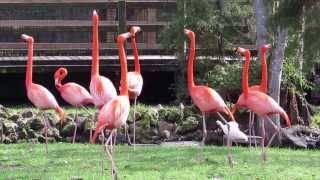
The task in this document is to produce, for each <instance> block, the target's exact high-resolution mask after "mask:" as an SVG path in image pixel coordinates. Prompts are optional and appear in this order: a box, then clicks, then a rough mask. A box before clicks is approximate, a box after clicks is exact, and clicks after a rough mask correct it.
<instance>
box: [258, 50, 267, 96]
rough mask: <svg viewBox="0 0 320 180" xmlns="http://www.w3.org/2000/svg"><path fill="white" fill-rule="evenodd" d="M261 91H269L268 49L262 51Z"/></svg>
mask: <svg viewBox="0 0 320 180" xmlns="http://www.w3.org/2000/svg"><path fill="white" fill-rule="evenodd" d="M260 88H261V91H263V92H264V93H266V92H267V88H268V68H267V58H266V51H262V53H261V82H260Z"/></svg>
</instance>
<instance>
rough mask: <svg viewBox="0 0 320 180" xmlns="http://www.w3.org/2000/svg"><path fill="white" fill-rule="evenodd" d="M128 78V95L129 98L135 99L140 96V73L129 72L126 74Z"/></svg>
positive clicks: (141, 81)
mask: <svg viewBox="0 0 320 180" xmlns="http://www.w3.org/2000/svg"><path fill="white" fill-rule="evenodd" d="M127 77H128V87H129V95H130V97H133V98H135V97H137V96H139V95H140V94H141V91H142V86H143V79H142V76H141V74H140V73H137V72H129V73H128V74H127Z"/></svg>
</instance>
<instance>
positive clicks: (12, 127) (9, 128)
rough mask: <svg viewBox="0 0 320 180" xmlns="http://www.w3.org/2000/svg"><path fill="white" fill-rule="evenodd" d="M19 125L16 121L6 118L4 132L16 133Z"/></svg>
mask: <svg viewBox="0 0 320 180" xmlns="http://www.w3.org/2000/svg"><path fill="white" fill-rule="evenodd" d="M17 129H18V125H17V124H16V123H14V122H11V121H8V120H5V121H3V130H4V134H10V133H16V131H17Z"/></svg>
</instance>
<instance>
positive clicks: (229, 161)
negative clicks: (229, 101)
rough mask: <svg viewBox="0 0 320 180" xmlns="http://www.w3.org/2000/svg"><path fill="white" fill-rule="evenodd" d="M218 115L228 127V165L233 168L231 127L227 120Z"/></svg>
mask: <svg viewBox="0 0 320 180" xmlns="http://www.w3.org/2000/svg"><path fill="white" fill-rule="evenodd" d="M217 114H218V115H219V116H220V118H221V119H222V121H224V122H225V123H226V125H227V127H228V134H227V148H228V155H227V157H228V163H229V165H230V167H231V168H233V165H234V161H233V160H232V156H231V146H232V141H231V140H230V125H229V124H228V122H227V121H226V120H225V118H224V117H223V116H222V115H221V114H220V113H219V112H217Z"/></svg>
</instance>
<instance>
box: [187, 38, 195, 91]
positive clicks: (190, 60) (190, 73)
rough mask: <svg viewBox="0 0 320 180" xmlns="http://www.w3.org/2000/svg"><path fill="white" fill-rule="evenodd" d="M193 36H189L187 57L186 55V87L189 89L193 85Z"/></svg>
mask: <svg viewBox="0 0 320 180" xmlns="http://www.w3.org/2000/svg"><path fill="white" fill-rule="evenodd" d="M195 47H196V43H195V37H194V36H192V38H190V47H189V57H188V88H189V90H190V89H191V88H193V87H194V86H195V84H194V80H193V63H194V62H193V61H194V56H195V49H196V48H195Z"/></svg>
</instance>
